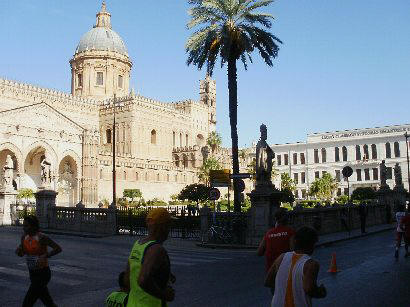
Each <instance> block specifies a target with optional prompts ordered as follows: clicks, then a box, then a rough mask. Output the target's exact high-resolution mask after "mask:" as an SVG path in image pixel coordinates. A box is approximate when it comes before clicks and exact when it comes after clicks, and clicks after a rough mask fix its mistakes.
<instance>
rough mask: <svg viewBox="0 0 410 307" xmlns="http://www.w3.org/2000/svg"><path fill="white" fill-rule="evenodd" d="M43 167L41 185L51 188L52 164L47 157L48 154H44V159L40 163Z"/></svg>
mask: <svg viewBox="0 0 410 307" xmlns="http://www.w3.org/2000/svg"><path fill="white" fill-rule="evenodd" d="M40 166H41V183H42V184H43V186H49V185H50V183H51V177H52V176H51V162H50V159H49V157H48V155H47V152H46V153H45V154H44V158H43V159H42V160H41V162H40Z"/></svg>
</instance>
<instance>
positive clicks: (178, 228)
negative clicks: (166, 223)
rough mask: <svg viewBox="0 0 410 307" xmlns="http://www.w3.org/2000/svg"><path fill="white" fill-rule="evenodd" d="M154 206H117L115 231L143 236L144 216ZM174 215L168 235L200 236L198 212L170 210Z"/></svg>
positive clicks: (173, 236) (192, 237) (144, 229)
mask: <svg viewBox="0 0 410 307" xmlns="http://www.w3.org/2000/svg"><path fill="white" fill-rule="evenodd" d="M153 208H155V207H149V208H144V209H136V208H127V207H118V208H117V211H116V218H117V233H118V234H128V235H137V236H145V235H147V234H148V230H147V225H146V222H145V221H146V217H147V214H148V212H149V211H150V210H151V209H153ZM168 211H170V213H171V215H173V216H174V218H173V219H172V222H171V229H170V233H169V237H171V238H181V239H194V240H197V239H199V238H200V234H201V220H200V217H199V215H198V214H195V215H194V214H192V212H191V213H188V212H185V211H184V210H182V209H181V210H170V208H168Z"/></svg>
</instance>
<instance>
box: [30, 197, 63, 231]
mask: <svg viewBox="0 0 410 307" xmlns="http://www.w3.org/2000/svg"><path fill="white" fill-rule="evenodd" d="M57 194H58V193H57V192H56V191H53V190H40V191H38V192H37V193H35V197H36V215H37V218H38V220H39V222H40V227H41V228H48V226H49V220H50V216H49V215H50V213H49V210H48V209H49V208H52V207H55V206H56V197H57Z"/></svg>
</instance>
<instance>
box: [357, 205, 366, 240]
mask: <svg viewBox="0 0 410 307" xmlns="http://www.w3.org/2000/svg"><path fill="white" fill-rule="evenodd" d="M367 213H368V208H367V206H366V205H365V204H364V203H361V204H360V206H359V217H360V229H361V231H362V234H363V233H367V232H366V217H367Z"/></svg>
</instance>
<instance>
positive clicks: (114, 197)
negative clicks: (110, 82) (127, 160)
mask: <svg viewBox="0 0 410 307" xmlns="http://www.w3.org/2000/svg"><path fill="white" fill-rule="evenodd" d="M116 98H117V96H116V94H114V100H113V105H114V108H113V115H114V118H113V124H112V203H111V206H112V207H113V208H114V209H115V208H116V207H117V185H116V174H115V146H116V140H115V136H116V133H115V132H116V129H115V104H116Z"/></svg>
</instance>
